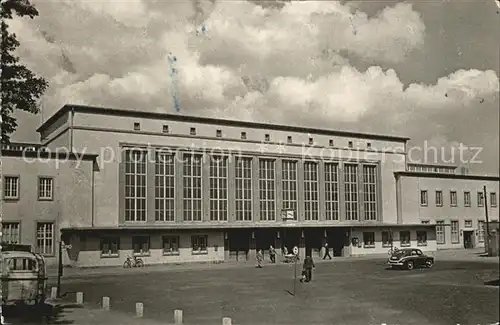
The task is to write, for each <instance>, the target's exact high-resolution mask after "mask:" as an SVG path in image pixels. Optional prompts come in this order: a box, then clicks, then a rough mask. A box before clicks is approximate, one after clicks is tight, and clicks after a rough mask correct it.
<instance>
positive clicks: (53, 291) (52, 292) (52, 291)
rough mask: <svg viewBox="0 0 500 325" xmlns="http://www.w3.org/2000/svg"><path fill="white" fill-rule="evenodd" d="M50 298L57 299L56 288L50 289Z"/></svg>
mask: <svg viewBox="0 0 500 325" xmlns="http://www.w3.org/2000/svg"><path fill="white" fill-rule="evenodd" d="M50 298H51V299H56V298H57V288H56V287H52V289H51V290H50Z"/></svg>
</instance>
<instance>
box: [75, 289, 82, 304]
mask: <svg viewBox="0 0 500 325" xmlns="http://www.w3.org/2000/svg"><path fill="white" fill-rule="evenodd" d="M76 304H77V305H83V292H77V293H76Z"/></svg>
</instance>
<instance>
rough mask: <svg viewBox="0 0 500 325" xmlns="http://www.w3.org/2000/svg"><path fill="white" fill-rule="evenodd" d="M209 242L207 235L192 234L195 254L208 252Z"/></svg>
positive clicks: (192, 245)
mask: <svg viewBox="0 0 500 325" xmlns="http://www.w3.org/2000/svg"><path fill="white" fill-rule="evenodd" d="M207 242H208V236H207V235H194V236H191V247H192V249H193V251H192V252H193V254H208V249H207Z"/></svg>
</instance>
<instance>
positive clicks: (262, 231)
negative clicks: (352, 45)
mask: <svg viewBox="0 0 500 325" xmlns="http://www.w3.org/2000/svg"><path fill="white" fill-rule="evenodd" d="M38 132H39V133H40V136H41V141H40V143H39V144H32V145H28V144H17V145H16V144H13V145H11V146H5V147H4V148H3V150H2V173H3V177H2V182H3V185H2V188H3V212H4V213H3V219H2V241H3V242H10V243H22V244H30V245H32V246H33V247H34V248H35V249H36V250H37V251H39V252H41V253H43V254H44V255H45V256H46V257H47V260H48V261H49V263H56V262H57V258H56V256H57V252H58V249H59V243H60V242H61V241H62V242H64V244H67V245H70V246H69V247H66V248H64V251H63V252H64V254H63V256H64V260H65V264H72V265H75V266H105V265H122V264H123V262H124V260H125V258H126V257H127V256H128V255H130V256H132V255H137V256H141V258H142V259H143V260H144V261H145V263H146V264H157V263H179V262H197V261H204V262H219V261H225V260H238V261H247V260H252V259H253V258H254V256H255V254H256V251H257V250H258V249H263V250H264V251H266V250H267V249H268V248H269V246H270V245H272V246H274V247H276V248H278V249H280V248H283V247H285V246H286V247H287V248H288V250H291V249H292V247H294V246H297V247H298V248H299V254H301V255H302V256H303V255H306V254H312V256H313V257H318V256H320V255H319V254H320V250H321V248H322V247H323V245H324V243H325V242H328V243H329V246H330V248H331V253H332V255H334V256H353V255H364V254H384V253H387V251H388V250H389V248H390V247H391V246H392V245H394V246H397V247H405V246H411V247H419V248H421V249H422V250H424V251H435V250H437V249H446V248H459V247H463V248H468V247H480V246H483V245H484V240H485V230H484V229H485V227H484V223H485V220H486V219H485V212H486V211H488V213H489V218H490V220H492V221H494V220H498V207H497V204H498V203H497V193H498V191H499V180H500V179H499V178H498V176H496V177H492V176H476V175H466V174H463V173H457V171H456V170H455V168H454V167H453V166H434V165H418V164H410V163H409V162H408V161H407V147H406V145H407V141H408V140H409V139H408V138H403V137H394V136H385V135H373V134H362V133H356V132H340V131H332V130H320V129H312V128H304V127H295V126H284V125H274V124H261V123H253V122H243V121H229V120H221V119H210V118H202V117H193V116H180V115H170V114H159V113H147V112H139V111H130V110H121V109H107V108H99V107H89V106H76V105H66V106H64V107H63V108H61V109H60V110H59V111H58V112H57V113H56V114H54V115H53V116H52V117H51V118H50V119H48V120H47V121H46V122H45V123H44V124H43V125H42V126H41V127H40V128H39V129H38ZM484 186H486V189H487V190H486V196H485V194H484V191H483V189H484Z"/></svg>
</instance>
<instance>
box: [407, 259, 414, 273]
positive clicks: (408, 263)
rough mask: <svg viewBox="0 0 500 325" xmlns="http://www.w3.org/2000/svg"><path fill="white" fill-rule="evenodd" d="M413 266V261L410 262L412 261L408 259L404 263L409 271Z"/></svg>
mask: <svg viewBox="0 0 500 325" xmlns="http://www.w3.org/2000/svg"><path fill="white" fill-rule="evenodd" d="M413 267H414V265H413V262H412V261H408V262H407V263H406V268H407V269H408V270H410V271H411V270H413Z"/></svg>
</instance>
